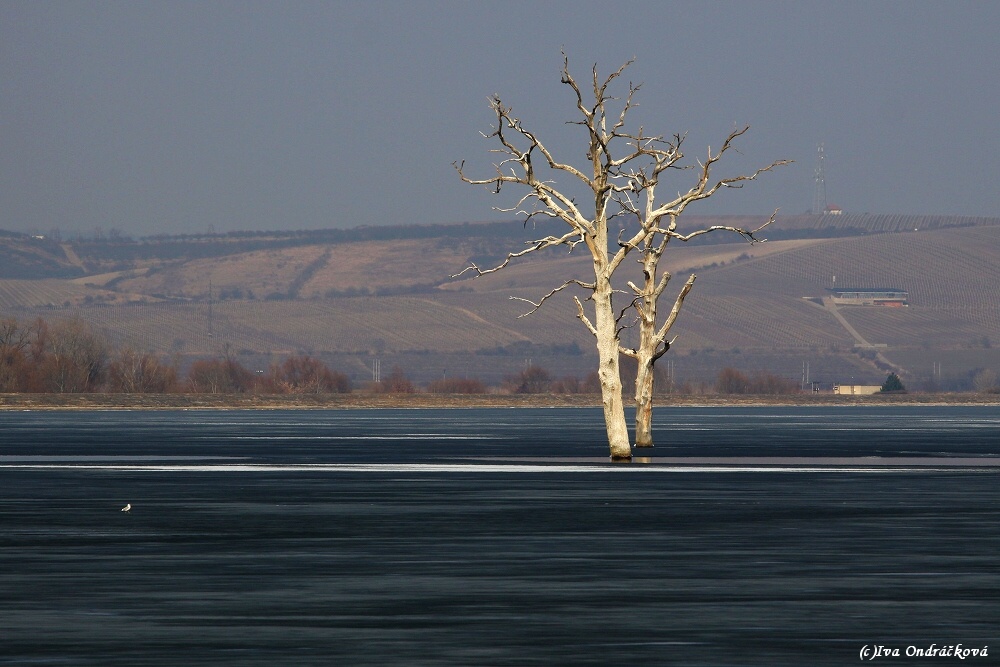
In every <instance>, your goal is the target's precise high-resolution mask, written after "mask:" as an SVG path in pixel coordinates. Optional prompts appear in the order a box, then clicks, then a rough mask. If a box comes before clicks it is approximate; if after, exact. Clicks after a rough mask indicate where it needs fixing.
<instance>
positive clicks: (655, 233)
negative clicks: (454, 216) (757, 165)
mask: <svg viewBox="0 0 1000 667" xmlns="http://www.w3.org/2000/svg"><path fill="white" fill-rule="evenodd" d="M631 62H632V61H629V62H627V63H625V64H624V65H622V66H621V67H620V68H619V69H618V70H617V71H615V72H614V73H612V74H611V75H609V76H607V77H606V78H603V79H602V78H600V77H599V76H598V73H597V67H596V66H595V67H594V69H593V72H592V90H588V91H587V94H586V95H585V94H584V91H583V89H582V88H581V87H580V85H579V84H578V83H577V81H576V80H575V79H574V78H573V76H572V75H571V74H570V72H569V63H568V60H567V58H566V57H565V54H564V57H563V70H562V83H564V84H566V85H567V86H569V87H570V89H571V90H572V92H573V95H574V97H575V102H576V110H577V112H578V114H579V115H578V117H577V120H574V121H571V123H572V124H576V125H579V126H581V127H582V128H583V129H584V131H585V132H586V135H587V137H588V143H587V153H586V156H587V157H586V159H587V160H588V162H589V164H587V165H586V166H584V167H579V168H578V167H576V166H573V165H571V164H569V163H566V162H561V161H559V160H557V159H556V158H555V156H554V155H553V154H552V153H551V152H550V151H549V149H548V148H547V147H546V146H545V144H544V143H542V141H541V140H540V139H539V138H538V137H537V136H536V135H535V134H534V133H533V132H531V131H530V130H528V129H527V128H526V127H525V126H524V125H523V124H522V121H521V119H519V118H517V117H516V116H514V115H513V113H512V110H511V108H510V107H508V106H506V105H505V104H504V103H503V102H502V101H501V99H500V97H499V96H496V95H494V96H492V97H491V98H490V100H489V101H490V107H491V109H492V110H493V112H494V114H495V115H496V125H495V127H494V128H493V131H492V132H491V133H489V134H484V135H483V136H484V137H486V138H488V139H491V140H494V141H495V142H496V144H497V147H496V148H494V149H493V150H492V152H494V153H498V154H499V155H500V156H501V159H500V160H498V161H497V162H496V163H495V164H494V168H495V170H496V173H495V175H492V176H490V177H488V178H478V179H477V178H470V177H468V176H466V174H465V171H464V162H463V163H456V165H455V167H456V169H457V170H458V173H459V176H460V177H461V179H462V180H463V181H465V182H466V183H470V184H473V185H488V186H490V188H491V190H493V191H494V192H495V193H498V194H499V193H500V192H501V190H502V188H503V186H505V185H509V186H515V187H520V188H522V191H523V192H524V194H523V195H522V196H521V197H520V199H519V200H518V201H517V203H516V204H515V205H514V206H511V207H508V208H503V207H496V210H498V211H506V212H517V213H518V214H521V215H523V216H524V218H525V225H527V222H528V221H530V220H532V219H534V218H535V217H536V216H542V217H547V218H551V219H555V220H558V221H561V222H562V223H565V227H564V228H563V230H564V231H563V232H562V233H561V234H551V235H548V236H544V237H542V238H537V239H535V240H532V241H530V242H528V243H527V244H526V245H527V247H525V248H524V249H522V250H520V251H517V252H510V253H508V255H507V257H506V258H505V259H504V260H503V261H502V262H500V263H499V264H497V265H495V266H493V267H492V268H487V269H483V268H480V267H479V266H477V265H476V264H472V265H470V266H469V267H468V268H467V269H465V271H463V272H462V273H460V274H457V275H462V274H464V273H466V272H473V273H474V274H475V275H485V274H488V273H493V272H496V271H501V270H503V269H504V268H506V267H507V266H508V265H509V264H510V263H511V261H513V260H516V259H518V258H521V257H524V256H527V255H529V254H531V253H536V252H538V251H541V250H545V249H547V248H553V247H559V246H562V247H566V248H568V249H569V250H570V251H572V250H573V249H574V248H576V247H577V246H579V245H581V244H582V245H583V246H585V247H586V248H587V250H588V251H589V252H590V255H591V258H592V260H593V271H594V273H593V279H592V280H591V279H590V278H589V277H587V278H586V279H581V278H569V279H567V280H565V281H564V282H563V283H562V284H561V285H559V286H557V287H555V288H554V289H552V290H551V291H549V292H548V293H547V294H545V295H544V296H542V297H541V299H539V300H538V301H537V302H535V301H530V300H527V299H519V298H518V297H511V298H512V299H518V300H521V301H526V302H527V303H529V304H530V305H531V309H530V310H529V311H528V312H527V313H525V314H524V315H528V314H531V313H533V312H534V311H535V310H537V309H538V308H540V307H541V306H542V305H543V304H544V303H545V301H547V300H548V299H549V298H551V297H553V296H554V295H556V294H557V293H559V292H561V291H563V290H565V289H567V288H576V289H580V290H582V291H583V292H584V293H585V294H586V298H585V299H584V300H581V299H580V297H579V296H574V297H573V298H574V300H575V302H576V306H577V317H578V318H579V319H580V321H581V322H583V324H584V326H586V327H587V329H588V330H589V331H590V333H591V334H593V336H594V339H595V344H596V347H597V352H598V363H599V366H598V377H599V379H600V385H601V394H602V402H603V406H604V419H605V424H606V427H607V434H608V444H609V447H610V452H611V458H612V459H630V458H631V456H632V450H631V446H630V443H629V436H628V426H627V422H626V419H625V410H624V401H623V399H622V382H621V375H620V372H619V358H620V354H621V353H622V352H625V353H626V354H630V356H634V357H635V358H636V359H638V360H640V374H642V373H643V372H644V371H643V370H642V367H643V363H642V362H643V360H644V359H645V358H646V357H647V356H648V357H656V358H658V357H659V356H660V355H661V354H663V352H664V351H665V348H666V345H667V344H666V343H665V342H664V340H665V339H664V336H665V335H666V331H668V330H669V326H667V327H666V330H663V326H661V327H660V328H659V329H657V328H656V309H655V304H656V299H658V298H659V296H660V294H662V292H663V290H664V289H665V287H666V283H667V281H668V280H669V275H668V274H663V275H661V276H659V277H657V275H656V269H657V262H658V261H659V255H660V254H662V252H663V249H664V247H665V246H666V243H667V242H668V241H669V240H670V239H671V238H681V239H682V240H688V239H689V238H693V237H694V236H697V235H698V234H690V235H688V236H687V237H684V236H682V235H681V234H679V233H678V232H677V231H676V217H677V216H678V215H680V213H681V212H682V211H683V210H684V208H685V207H686V206H687V205H688V204H689V203H691V202H694V201H697V200H699V199H704V198H706V197H709V196H711V195H712V194H714V193H715V192H716V191H718V190H719V189H720V188H723V187H739V185H740V183H741V182H742V181H745V180H752V179H753V178H755V177H756V176H757V175H758V174H759V173H761V172H763V171H767V170H769V169H771V168H772V167H774V166H776V165H777V164H779V163H775V164H773V165H770V166H769V167H766V168H764V169H762V170H759V171H758V172H755V173H754V174H752V175H749V176H741V177H737V178H731V179H723V180H721V181H719V182H716V183H712V182H711V181H710V180H709V177H710V174H711V168H712V165H713V164H714V163H715V162H716V161H718V159H719V158H720V157H721V156H722V154H723V153H724V152H725V151H726V150H728V149H729V145H730V144H731V142H732V140H733V139H735V138H736V137H738V136H740V135H741V134H742V133H743V132H745V131H746V129H743V130H741V131H737V132H734V133H733V134H732V135H730V137H729V139H728V140H727V142H726V144H725V146H724V147H723V148H722V149H721V151H720V152H719V153H716V154H712V152H711V151H709V158H708V161H707V162H706V163H704V164H702V165H701V172H700V173H701V177H700V179H699V184H698V185H696V186H695V187H694V188H692V189H691V190H689V191H688V192H687V193H686V194H684V195H679V196H678V197H677V198H676V199H675V200H674V201H672V202H668V203H666V204H663V205H657V204H656V201H655V196H654V195H655V187H656V184H657V182H658V179H659V176H660V174H661V173H662V172H664V171H666V170H668V169H681V168H683V167H680V166H678V162H679V160H680V159H681V158H682V157H683V154H682V153H681V152H680V146H681V137H680V136H679V135H675V137H674V140H673V141H666V140H664V139H662V138H661V137H658V136H648V135H645V134H644V133H643V130H642V128H641V127H640V128H639V129H638V130H637V131H630V130H627V129H626V120H627V117H628V114H629V112H630V111H631V110H632V109H633V108H634V107H635V103H634V101H633V98H634V96H635V94H636V93H637V92H638V90H639V87H638V86H636V85H633V84H631V83H630V84H629V85H628V92H627V94H626V95H625V96H624V97H623V98H621V100H618V98H615V97H613V96H612V95H611V94H610V93H609V90H608V88H609V86H611V84H613V83H614V82H615V80H616V79H618V78H619V77H620V76H621V74H622V73H623V72H624V71H625V69H626V68H627V67H628V66H629V65H630V64H631ZM591 95H592V99H591ZM585 98H586V101H585ZM612 107H614V109H613V108H612ZM559 177H563V178H565V179H567V181H568V182H567V183H565V184H561V185H560V187H559V189H557V188H556V185H555V183H556V179H557V178H559ZM581 185H582V186H583V187H582V188H580V186H581ZM573 188H577V189H580V190H581V191H583V192H586V193H587V195H586V197H585V199H584V198H581V203H580V204H579V205H578V204H577V198H576V197H574V196H572V195H571V192H572V191H573ZM665 218H666V219H669V221H670V224H669V225H667V226H661V221H662V220H664V219H665ZM611 223H613V224H614V225H615V226H616V228H617V229H618V230H619V231H618V233H617V237H616V238H612V237H611V235H610V232H609V227H610V224H611ZM707 231H711V230H703V231H702V232H700V233H704V232H707ZM734 231H740V230H734ZM633 251H635V252H637V253H639V254H641V255H642V258H641V259H640V262H641V263H642V264H643V266H644V268H648V269H650V272H649V273H648V274H647V275H646V277H645V282H644V287H642V288H639V287H637V286H635V285H634V284H631V283H630V285H629V286H630V289H631V290H632V292H625V291H623V290H620V289H616V287H615V284H614V277H615V275H616V272H618V271H619V269H620V268H621V266H622V263H623V261H624V260H625V258H626V256H627V255H629V254H630V253H632V252H633ZM456 277H457V276H456ZM689 289H690V286H688V287H687V290H689ZM616 294H619V295H622V294H624V295H626V297H628V296H631V297H632V301H631V303H630V304H629V305H628V306H626V307H625V308H624V309H622V310H620V311H616V309H615V307H614V297H615V295H616ZM684 294H686V291H685V292H684ZM681 301H683V296H682V297H681V298H680V299H679V300H678V302H677V307H676V310H678V311H679V308H680V305H679V304H680V302H681ZM584 303H589V304H591V305H590V308H591V311H590V312H588V311H587V309H586V308H585V307H584ZM633 310H634V311H635V312H636V313H639V314H640V316H639V319H640V321H641V323H640V332H642V331H645V332H646V333H645V334H642V335H643V336H644V338H643V342H642V343H641V344H640V345H639V347H638V348H637V349H635V350H630V351H629V350H626V349H625V348H624V347H623V346H622V345H621V333H622V330H623V328H624V327H623V325H622V321H623V319H624V318H626V317H627V314H628V313H630V312H632V311H633ZM522 316H523V315H522ZM674 318H676V314H675V315H674ZM671 323H672V322H671ZM626 326H627V325H626ZM661 334H662V335H661ZM650 350H652V352H650ZM654 362H655V359H651V360H648V361H647V362H646V364H645V366H646V368H647V370H648V375H649V376H650V377H651V375H652V366H653V363H654ZM641 382H642V386H644V387H646V386H648V387H649V391H650V396H651V395H652V394H651V392H652V382H651V380H647V379H646V376H645V375H643V379H642V381H641ZM650 409H651V403H650Z"/></svg>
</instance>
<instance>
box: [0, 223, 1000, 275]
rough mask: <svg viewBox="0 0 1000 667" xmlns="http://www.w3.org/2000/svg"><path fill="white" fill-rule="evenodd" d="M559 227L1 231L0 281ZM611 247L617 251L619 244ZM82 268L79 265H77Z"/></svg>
mask: <svg viewBox="0 0 1000 667" xmlns="http://www.w3.org/2000/svg"><path fill="white" fill-rule="evenodd" d="M765 220H766V217H764V216H715V217H709V216H689V217H684V218H681V220H680V221H679V223H680V224H679V229H681V230H691V229H696V228H701V227H707V226H710V225H714V224H719V225H729V226H736V227H742V228H745V229H755V228H756V227H758V226H759V225H760V224H761V223H762V222H764V221H765ZM997 224H1000V218H982V217H972V216H931V215H884V214H867V213H865V214H859V213H845V214H840V215H834V214H825V215H811V214H806V215H792V216H781V217H779V218H777V220H776V221H775V223H774V224H772V225H770V226H769V227H768V228H767V230H766V233H762V234H761V236H762V237H764V238H768V239H770V240H790V239H800V238H836V237H845V236H860V235H865V234H878V233H888V232H903V231H913V230H929V229H940V228H945V227H967V226H975V225H997ZM561 229H562V227H561V226H560V223H559V221H554V220H539V221H538V222H532V223H529V224H528V225H527V226H526V225H525V224H524V223H523V221H514V220H511V221H504V222H485V223H467V222H466V223H449V224H444V223H439V224H428V225H412V224H411V225H404V224H399V225H379V226H360V227H352V228H349V229H311V230H294V231H276V230H271V231H233V232H224V233H202V234H172V235H167V234H158V235H153V236H147V237H142V238H139V239H135V238H132V237H130V236H128V235H126V234H124V233H123V232H122V231H121V230H119V229H111V230H109V231H107V232H105V231H104V230H102V229H100V228H97V229H95V230H94V231H93V233H91V234H90V235H84V234H77V235H76V236H75V237H73V238H71V239H65V240H64V239H63V235H62V233H61V232H60V231H59V230H58V229H53V230H51V231H50V232H49V233H48V234H19V233H16V232H11V231H5V230H0V277H15V278H40V277H52V278H56V277H68V276H75V275H80V274H81V272H82V271H81V269H80V268H79V267H77V266H73V265H72V263H70V262H67V258H66V256H65V253H64V252H63V248H62V247H61V246H62V245H63V244H65V245H66V246H67V248H71V249H72V252H75V253H76V255H77V256H78V257H79V259H80V260H81V261H82V262H83V263H84V264H85V265H87V266H89V267H100V269H101V270H110V269H124V268H128V266H129V264H130V263H132V262H137V261H143V260H147V261H148V260H154V259H159V260H179V259H204V258H210V257H221V256H225V255H231V254H237V253H245V252H253V251H257V250H274V249H283V248H293V247H298V246H306V245H335V244H342V243H353V242H362V241H407V240H416V239H423V240H426V239H438V240H439V241H440V243H441V244H445V245H451V244H458V243H472V244H473V247H474V248H475V252H476V254H477V255H479V256H480V258H484V259H492V258H495V257H502V256H503V254H502V253H501V254H498V252H499V251H500V250H501V249H503V250H504V251H506V250H508V249H509V248H510V247H511V245H510V243H511V241H517V240H530V239H534V238H541V237H543V236H546V235H548V234H552V233H555V232H556V231H559V230H561ZM737 240H739V239H738V237H735V236H734V235H733V234H726V233H718V234H706V235H703V236H699V237H697V238H696V239H694V240H692V241H691V242H690V243H691V244H692V245H711V244H719V243H732V242H734V241H737ZM609 243H611V245H612V246H614V243H615V239H613V238H612V239H610V240H609ZM74 261H75V260H74Z"/></svg>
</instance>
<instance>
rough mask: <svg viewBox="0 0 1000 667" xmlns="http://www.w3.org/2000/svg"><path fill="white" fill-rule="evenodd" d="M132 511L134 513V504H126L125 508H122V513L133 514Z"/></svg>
mask: <svg viewBox="0 0 1000 667" xmlns="http://www.w3.org/2000/svg"><path fill="white" fill-rule="evenodd" d="M131 511H132V503H125V507H123V508H122V512H131Z"/></svg>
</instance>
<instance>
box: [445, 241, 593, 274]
mask: <svg viewBox="0 0 1000 667" xmlns="http://www.w3.org/2000/svg"><path fill="white" fill-rule="evenodd" d="M582 241H583V238H581V236H580V233H579V232H578V231H577V230H575V229H574V230H571V231H569V232H567V233H565V234H563V235H562V236H546V237H545V238H543V239H538V240H537V241H529V242H528V243H529V244H530V245H529V247H527V248H525V249H524V250H519V251H518V252H509V253H507V257H506V258H505V259H504V260H503V261H502V262H501V263H500V264H498V265H496V266H494V267H493V268H491V269H481V268H479V266H478V265H477V264H476V263H475V262H472V263H471V264H469V266H467V267H465V268H464V269H462V270H461V271H459V272H458V273H455V274H453V275H452V276H451V277H452V278H459V277H461V276H463V275H465V274H466V273H468V272H469V271H472V272H474V273H475V274H476V275H477V276H485V275H486V274H489V273H495V272H497V271H499V270H500V269H502V268H504V267H506V266H507V265H508V264H510V262H511V260H514V259H517V258H518V257H524V256H525V255H527V254H529V253H533V252H536V251H538V250H544V249H545V248H552V247H554V246H560V245H565V246H568V247H569V248H570V250H572V249H573V248H575V247H576V246H577V245H578V244H580V243H581V242H582Z"/></svg>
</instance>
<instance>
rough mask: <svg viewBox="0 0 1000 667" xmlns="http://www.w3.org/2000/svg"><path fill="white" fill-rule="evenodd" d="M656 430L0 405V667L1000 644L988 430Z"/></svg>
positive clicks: (892, 420)
mask: <svg viewBox="0 0 1000 667" xmlns="http://www.w3.org/2000/svg"><path fill="white" fill-rule="evenodd" d="M656 425H657V431H656V435H657V436H658V442H659V445H658V446H657V447H656V448H655V449H654V450H652V451H651V452H649V453H648V454H647V453H646V452H645V451H642V450H640V452H639V453H640V454H641V456H642V458H641V459H639V460H637V461H636V462H634V463H631V464H612V463H609V462H608V461H607V444H606V441H605V440H604V436H603V426H602V422H601V414H600V411H599V410H597V409H579V408H566V409H538V410H533V409H516V410H511V409H506V410H505V409H471V410H349V411H258V412H225V411H220V412H214V411H213V412H197V411H186V412H180V411H178V412H16V413H14V412H8V413H0V638H2V639H0V664H17V665H21V664H58V665H181V664H183V665H220V664H221V665H331V664H343V665H533V664H536V665H553V664H566V665H610V664H621V665H666V664H678V665H712V666H718V665H805V664H809V665H825V664H829V665H839V664H844V663H846V662H848V661H856V660H858V659H859V652H860V651H861V650H862V648H863V647H865V646H866V645H869V646H872V645H883V646H886V647H890V648H899V649H900V650H901V652H902V653H904V654H905V651H906V649H907V647H910V646H915V647H922V648H926V647H928V646H930V645H931V644H936V645H937V646H938V647H940V646H946V645H954V644H957V643H959V642H960V643H961V644H962V645H963V646H964V647H969V648H982V647H983V646H992V644H993V643H995V642H996V639H997V637H996V635H997V628H998V627H1000V556H998V554H1000V484H998V482H1000V476H998V473H1000V413H998V411H997V410H996V408H990V407H974V408H965V407H946V408H935V407H877V408H845V407H829V408H733V409H728V408H660V409H658V411H657V413H656ZM125 503H131V504H132V507H133V510H132V511H131V512H130V513H128V514H126V513H122V512H120V511H119V510H120V508H121V507H122V506H123V505H125ZM996 654H997V655H1000V644H998V645H997V646H996ZM970 661H971V662H972V663H973V664H986V662H988V660H983V659H976V658H970Z"/></svg>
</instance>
